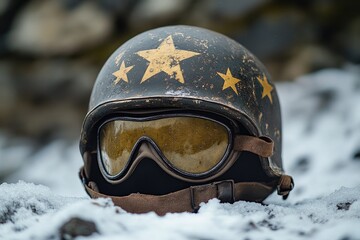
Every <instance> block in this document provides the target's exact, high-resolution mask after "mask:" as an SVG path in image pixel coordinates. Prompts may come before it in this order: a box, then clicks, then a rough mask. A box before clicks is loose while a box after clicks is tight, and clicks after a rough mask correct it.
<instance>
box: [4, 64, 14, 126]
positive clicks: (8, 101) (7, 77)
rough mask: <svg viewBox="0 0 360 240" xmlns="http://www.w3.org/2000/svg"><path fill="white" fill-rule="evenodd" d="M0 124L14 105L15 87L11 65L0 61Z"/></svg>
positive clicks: (9, 114) (5, 119) (8, 115)
mask: <svg viewBox="0 0 360 240" xmlns="http://www.w3.org/2000/svg"><path fill="white" fill-rule="evenodd" d="M0 75H1V77H0V126H1V125H2V124H4V123H5V122H6V121H7V120H8V118H9V117H10V116H11V115H12V112H13V111H14V108H15V107H16V101H17V98H16V89H15V85H14V81H13V80H14V79H13V78H12V77H11V66H10V64H8V63H6V62H0Z"/></svg>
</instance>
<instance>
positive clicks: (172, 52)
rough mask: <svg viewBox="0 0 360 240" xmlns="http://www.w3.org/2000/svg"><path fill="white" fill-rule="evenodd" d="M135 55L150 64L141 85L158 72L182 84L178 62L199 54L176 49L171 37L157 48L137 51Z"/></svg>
mask: <svg viewBox="0 0 360 240" xmlns="http://www.w3.org/2000/svg"><path fill="white" fill-rule="evenodd" d="M136 54H137V55H139V56H140V57H142V58H144V59H146V60H147V61H149V62H150V63H149V66H148V67H147V69H146V71H145V73H144V76H143V77H142V79H141V83H143V82H145V81H146V80H148V79H149V78H151V77H152V76H154V75H156V74H158V73H160V72H165V73H166V74H168V75H169V76H171V77H172V78H175V79H176V80H177V81H179V82H180V83H184V82H185V81H184V77H183V75H182V71H181V67H180V62H181V61H182V60H185V59H187V58H191V57H193V56H196V55H199V54H200V53H197V52H191V51H186V50H180V49H176V48H175V45H174V41H173V39H172V37H171V36H168V37H167V38H165V39H164V41H162V42H161V43H160V45H159V47H158V48H156V49H149V50H144V51H139V52H137V53H136Z"/></svg>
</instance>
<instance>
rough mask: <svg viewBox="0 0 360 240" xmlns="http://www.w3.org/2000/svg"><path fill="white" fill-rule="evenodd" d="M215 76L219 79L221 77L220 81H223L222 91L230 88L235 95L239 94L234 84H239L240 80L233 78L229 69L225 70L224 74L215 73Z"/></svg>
mask: <svg viewBox="0 0 360 240" xmlns="http://www.w3.org/2000/svg"><path fill="white" fill-rule="evenodd" d="M217 74H219V75H220V77H222V79H224V85H223V88H222V90H225V89H227V88H229V87H231V89H232V90H234V92H235V93H236V95H239V93H238V91H237V89H236V84H237V83H238V82H240V79H238V78H235V77H233V76H232V74H231V72H230V69H229V68H228V69H227V70H226V74H223V73H219V72H217Z"/></svg>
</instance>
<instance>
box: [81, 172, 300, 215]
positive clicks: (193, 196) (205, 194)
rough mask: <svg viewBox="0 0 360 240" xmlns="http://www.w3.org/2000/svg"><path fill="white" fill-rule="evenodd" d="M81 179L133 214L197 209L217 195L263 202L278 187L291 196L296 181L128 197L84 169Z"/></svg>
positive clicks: (223, 185)
mask: <svg viewBox="0 0 360 240" xmlns="http://www.w3.org/2000/svg"><path fill="white" fill-rule="evenodd" d="M80 178H81V179H82V180H83V184H84V187H85V190H86V192H87V193H88V194H89V196H91V197H92V198H111V199H112V201H113V202H114V204H115V205H117V206H120V207H121V208H122V209H124V210H126V211H127V212H131V213H146V212H151V211H154V212H155V213H157V214H158V215H160V216H161V215H165V214H166V213H169V212H171V213H176V212H197V211H198V209H199V208H200V203H202V202H208V201H209V200H210V199H213V198H217V199H219V200H220V202H222V203H225V202H226V203H233V202H235V201H240V200H243V201H252V202H262V201H263V200H264V199H265V198H266V197H267V196H268V195H270V194H271V193H272V192H273V191H274V189H275V188H276V189H277V192H278V194H279V195H282V196H283V198H284V199H286V198H287V196H288V195H289V193H290V191H291V190H292V189H293V186H294V183H293V180H292V178H291V177H290V176H288V175H282V176H281V177H280V178H279V179H278V180H275V181H272V182H269V183H258V182H239V183H234V181H233V180H225V181H220V182H214V183H211V184H205V185H199V186H192V187H189V188H186V189H182V190H179V191H176V192H172V193H169V194H166V195H160V196H157V195H148V194H140V193H133V194H130V195H128V196H121V197H118V196H108V195H105V194H102V193H99V190H98V188H97V186H96V184H95V183H94V182H89V183H87V182H86V179H85V177H84V169H83V168H81V169H80Z"/></svg>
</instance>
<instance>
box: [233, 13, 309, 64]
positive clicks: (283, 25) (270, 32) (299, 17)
mask: <svg viewBox="0 0 360 240" xmlns="http://www.w3.org/2000/svg"><path fill="white" fill-rule="evenodd" d="M311 31H312V28H311V27H310V25H309V24H308V22H307V21H306V18H305V16H304V15H303V14H302V13H301V12H299V11H296V10H292V9H287V10H281V11H275V12H274V11H269V12H267V13H266V14H264V15H262V16H261V17H259V18H257V19H255V20H254V21H253V22H252V23H251V24H250V25H249V26H248V27H247V28H246V29H245V30H242V31H241V32H239V33H235V34H234V36H233V38H235V40H237V41H238V42H240V43H241V44H242V45H244V46H245V47H246V48H247V49H249V50H250V51H251V52H252V53H254V54H255V55H256V56H257V57H258V58H260V60H262V59H265V58H269V57H273V56H278V55H282V54H286V53H288V52H289V50H290V49H291V48H293V47H294V46H296V45H297V44H299V43H301V42H303V41H306V40H309V38H310V37H311Z"/></svg>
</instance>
